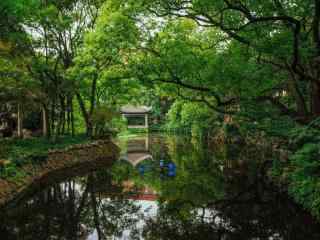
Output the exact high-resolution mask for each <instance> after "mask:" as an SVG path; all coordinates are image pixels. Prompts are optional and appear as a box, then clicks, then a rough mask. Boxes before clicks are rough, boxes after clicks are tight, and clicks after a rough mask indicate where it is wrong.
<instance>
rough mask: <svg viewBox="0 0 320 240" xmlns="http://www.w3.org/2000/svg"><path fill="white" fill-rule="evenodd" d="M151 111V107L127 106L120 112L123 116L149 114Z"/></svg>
mask: <svg viewBox="0 0 320 240" xmlns="http://www.w3.org/2000/svg"><path fill="white" fill-rule="evenodd" d="M151 110H152V107H147V106H132V105H127V106H123V107H121V109H120V112H121V113H123V114H146V113H150V112H151Z"/></svg>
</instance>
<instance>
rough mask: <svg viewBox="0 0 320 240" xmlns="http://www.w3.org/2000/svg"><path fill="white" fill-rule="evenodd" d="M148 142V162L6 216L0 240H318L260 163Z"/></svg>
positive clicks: (312, 224) (117, 168) (45, 194)
mask: <svg viewBox="0 0 320 240" xmlns="http://www.w3.org/2000/svg"><path fill="white" fill-rule="evenodd" d="M139 140H140V141H141V139H139ZM149 140H150V141H148V142H149V143H150V148H149V149H148V154H149V153H150V154H151V155H152V158H148V160H145V161H141V162H138V163H137V164H132V163H130V161H128V160H130V158H127V159H122V160H121V161H118V162H117V163H116V164H114V166H113V167H112V169H107V170H100V171H97V172H94V173H90V174H88V175H87V176H85V177H77V178H74V179H70V180H68V181H65V182H63V183H59V184H58V183H57V184H55V185H53V186H50V187H48V188H46V189H45V190H44V191H41V192H39V193H36V194H34V196H33V197H32V198H28V199H24V200H23V201H21V202H20V203H19V204H17V205H15V206H14V207H13V208H11V209H10V208H8V209H7V211H6V214H5V216H3V217H1V218H0V231H1V235H0V239H1V240H2V239H8V240H11V239H12V240H15V239H19V240H20V239H23V240H29V239H30V240H31V239H32V240H34V239H36V240H42V239H43V240H44V239H46V240H48V239H49V240H51V239H52V240H53V239H59V240H60V239H61V240H75V239H79V240H89V239H90V240H91V239H93V240H98V239H99V240H104V239H146V240H149V239H150V240H156V239H165V240H171V239H172V240H179V239H188V240H189V239H191V240H192V239H196V240H199V239H219V240H220V239H221V240H242V239H268V240H269V239H272V240H277V239H286V240H295V239H297V240H300V239H301V240H304V239H310V240H311V239H320V230H319V229H320V225H319V224H318V223H317V222H316V221H314V220H313V219H312V218H311V217H310V216H309V215H308V214H306V213H305V212H304V211H302V210H301V208H300V207H298V206H296V205H294V204H293V203H292V201H290V200H289V199H287V197H286V196H285V195H282V194H280V193H278V192H276V191H273V188H272V187H270V186H269V185H267V184H266V183H265V182H264V181H263V180H264V178H263V175H262V174H261V172H260V164H259V163H260V161H258V160H255V159H262V156H261V155H258V154H257V155H248V154H247V153H248V152H247V151H246V150H243V149H241V151H240V150H239V149H236V151H234V150H235V149H233V150H232V151H231V150H230V148H229V149H227V151H224V152H223V151H222V150H221V149H219V154H216V153H215V152H210V151H207V149H206V148H205V147H203V145H201V144H202V143H201V142H198V141H196V140H193V141H189V140H186V139H183V138H177V137H172V136H168V137H166V138H151V139H149ZM134 146H135V145H134ZM126 149H128V148H126ZM138 150H139V149H138ZM238 150H239V151H238ZM230 151H231V153H232V154H231V155H229V152H230ZM135 153H136V152H135ZM250 154H252V151H250ZM261 154H262V155H264V153H261ZM160 161H162V162H164V163H165V164H167V165H168V163H174V165H175V167H176V174H175V175H174V176H168V175H166V174H165V172H164V171H169V168H168V169H167V170H161V167H160ZM135 163H136V162H135ZM141 166H144V168H143V169H144V170H143V172H141ZM135 193H138V195H134V194H135ZM146 194H152V195H154V196H156V198H157V201H156V203H154V204H153V205H152V206H154V207H155V209H154V210H155V211H154V213H153V214H145V212H144V209H142V208H143V207H141V205H138V203H139V201H140V202H141V199H140V198H139V197H141V196H145V195H146ZM144 200H146V199H144ZM150 200H151V201H154V199H153V198H149V199H148V201H150Z"/></svg>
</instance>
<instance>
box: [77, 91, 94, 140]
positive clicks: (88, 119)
mask: <svg viewBox="0 0 320 240" xmlns="http://www.w3.org/2000/svg"><path fill="white" fill-rule="evenodd" d="M76 96H77V99H78V102H79V106H80V109H81V113H82V116H83V118H84V121H85V123H86V134H87V136H88V137H92V133H93V126H92V121H91V116H90V115H89V114H88V112H87V110H86V107H85V103H84V101H83V99H82V97H81V95H80V93H77V94H76Z"/></svg>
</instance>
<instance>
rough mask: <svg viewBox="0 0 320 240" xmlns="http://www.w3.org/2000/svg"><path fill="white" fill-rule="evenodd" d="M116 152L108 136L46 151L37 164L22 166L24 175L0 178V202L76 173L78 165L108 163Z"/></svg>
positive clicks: (93, 166) (88, 167) (90, 166)
mask: <svg viewBox="0 0 320 240" xmlns="http://www.w3.org/2000/svg"><path fill="white" fill-rule="evenodd" d="M118 153H119V149H118V147H117V146H116V145H115V144H113V143H112V142H111V141H109V140H101V141H96V142H93V143H89V144H82V145H75V146H72V147H69V148H67V149H65V150H55V151H49V153H48V157H47V158H46V159H42V161H41V164H29V165H26V166H24V167H23V172H24V177H23V178H21V179H19V181H18V182H17V181H10V180H4V179H2V180H0V206H1V205H4V204H5V203H7V202H9V201H11V202H12V201H13V200H15V201H17V200H18V199H20V198H22V197H23V196H25V195H28V194H31V193H32V192H34V191H36V190H40V189H41V188H42V187H43V185H46V184H50V183H52V182H55V181H57V180H64V179H67V178H70V177H73V176H75V175H78V171H79V170H81V169H86V170H97V169H98V168H99V167H100V166H111V164H112V163H113V162H114V161H115V160H117V159H118ZM66 173H67V174H66ZM74 174H75V175H74ZM17 196H19V197H18V199H16V198H17Z"/></svg>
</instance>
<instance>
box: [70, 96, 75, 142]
mask: <svg viewBox="0 0 320 240" xmlns="http://www.w3.org/2000/svg"><path fill="white" fill-rule="evenodd" d="M70 111H71V135H72V137H74V135H75V129H74V112H73V98H71V101H70Z"/></svg>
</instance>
